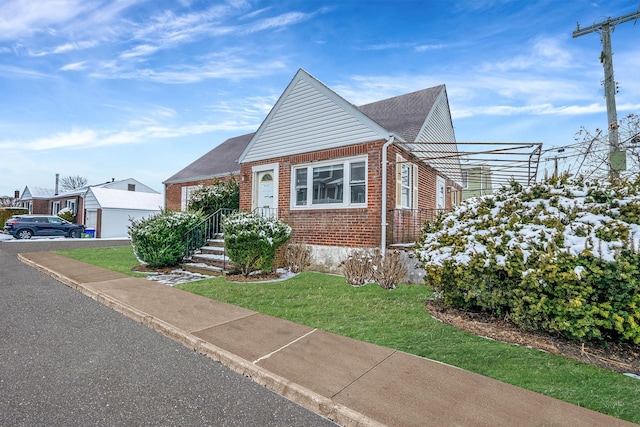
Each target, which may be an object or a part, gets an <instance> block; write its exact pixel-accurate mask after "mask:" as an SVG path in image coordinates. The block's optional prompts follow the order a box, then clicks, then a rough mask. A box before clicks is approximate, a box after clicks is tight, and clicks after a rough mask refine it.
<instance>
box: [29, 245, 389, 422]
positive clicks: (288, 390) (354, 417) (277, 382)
mask: <svg viewBox="0 0 640 427" xmlns="http://www.w3.org/2000/svg"><path fill="white" fill-rule="evenodd" d="M18 259H19V260H20V261H22V262H23V263H25V264H27V265H29V266H30V267H33V268H35V269H37V270H39V271H41V272H43V273H45V274H47V275H48V276H50V277H52V278H53V279H55V280H57V281H58V282H61V283H63V284H65V285H66V286H69V287H70V288H72V289H75V290H77V291H80V292H81V293H82V294H84V295H86V296H88V297H89V298H91V299H93V300H95V301H97V302H99V303H101V304H103V305H105V306H107V307H109V308H111V309H113V310H115V311H117V312H119V313H121V314H123V315H125V316H127V317H129V318H130V319H132V320H135V321H136V322H138V323H141V324H143V325H144V326H146V327H148V328H150V329H152V330H154V331H156V332H159V333H161V334H162V335H164V336H166V337H168V338H170V339H172V340H173V341H176V342H178V343H180V344H182V345H183V346H185V347H187V348H189V349H191V350H194V351H196V352H198V353H201V354H203V355H205V356H207V357H208V358H210V359H212V360H214V361H216V362H219V363H221V364H222V365H224V366H226V367H227V368H229V369H231V370H232V371H234V372H236V373H238V374H240V375H243V376H245V377H247V378H249V379H251V380H252V381H254V382H255V383H257V384H260V385H262V386H264V387H267V388H268V389H270V390H272V391H273V392H275V393H277V394H279V395H281V396H283V397H285V398H287V399H289V400H291V401H293V402H295V403H297V404H298V405H300V406H302V407H304V408H306V409H308V410H309V411H311V412H314V413H316V414H318V415H321V416H323V417H325V418H327V419H329V420H331V421H333V422H335V423H337V424H339V425H342V426H346V427H382V426H384V424H381V423H379V422H377V421H375V420H372V419H371V418H369V417H367V416H365V415H363V414H361V413H359V412H357V411H354V410H352V409H349V408H347V407H346V406H344V405H341V404H339V403H336V402H334V401H333V400H332V399H330V398H328V397H325V396H322V395H320V394H318V393H315V392H314V391H312V390H309V389H308V388H306V387H303V386H301V385H300V384H298V383H295V382H292V381H289V380H287V379H286V378H283V377H281V376H279V375H276V374H274V373H272V372H270V371H268V370H266V369H264V368H262V367H260V366H258V365H255V364H254V363H252V362H249V361H248V360H245V359H243V358H241V357H240V356H237V355H235V354H233V353H230V352H228V351H226V350H224V349H222V348H220V347H218V346H216V345H214V344H211V343H209V342H207V341H205V340H203V339H201V338H198V337H196V336H194V335H192V334H190V333H189V332H187V331H184V330H182V329H180V328H177V327H175V326H173V325H171V324H169V323H167V322H165V321H163V320H161V319H158V318H156V317H154V316H152V315H150V314H148V313H146V312H144V311H142V310H139V309H137V308H135V307H133V306H131V305H129V304H126V303H124V302H122V301H119V300H117V299H116V298H113V297H111V296H109V295H106V294H104V293H102V292H96V291H94V290H92V289H89V288H87V287H85V286H84V285H83V284H82V283H78V282H77V281H75V280H73V279H71V278H69V277H66V276H64V275H61V274H60V273H58V272H56V271H54V270H51V269H50V268H47V267H44V266H42V265H40V264H37V263H35V262H33V261H32V260H30V259H27V258H25V257H23V256H22V254H18ZM111 280H118V279H111ZM140 280H145V279H140Z"/></svg>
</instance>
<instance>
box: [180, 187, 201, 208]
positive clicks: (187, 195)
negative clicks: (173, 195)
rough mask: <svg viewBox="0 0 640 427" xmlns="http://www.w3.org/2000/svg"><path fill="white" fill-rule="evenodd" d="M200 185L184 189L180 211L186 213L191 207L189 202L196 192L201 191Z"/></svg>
mask: <svg viewBox="0 0 640 427" xmlns="http://www.w3.org/2000/svg"><path fill="white" fill-rule="evenodd" d="M200 187H201V186H200V185H189V186H184V187H182V194H181V197H180V209H181V210H182V211H186V210H187V209H188V207H189V200H191V196H192V194H193V192H194V191H196V190H197V189H199V188H200Z"/></svg>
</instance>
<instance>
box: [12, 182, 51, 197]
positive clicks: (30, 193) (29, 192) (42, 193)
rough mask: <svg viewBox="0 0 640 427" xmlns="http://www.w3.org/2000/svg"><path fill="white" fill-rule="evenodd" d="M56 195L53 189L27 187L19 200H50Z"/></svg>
mask: <svg viewBox="0 0 640 427" xmlns="http://www.w3.org/2000/svg"><path fill="white" fill-rule="evenodd" d="M54 195H55V190H54V189H53V188H44V187H33V186H30V185H27V186H26V187H25V188H24V190H23V191H22V196H20V199H19V200H31V199H49V198H51V197H53V196H54Z"/></svg>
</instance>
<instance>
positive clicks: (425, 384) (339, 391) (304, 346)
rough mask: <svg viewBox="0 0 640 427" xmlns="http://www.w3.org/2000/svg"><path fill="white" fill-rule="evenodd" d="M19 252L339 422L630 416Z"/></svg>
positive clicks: (517, 422) (501, 422) (607, 421)
mask: <svg viewBox="0 0 640 427" xmlns="http://www.w3.org/2000/svg"><path fill="white" fill-rule="evenodd" d="M19 258H20V259H21V260H22V261H23V262H25V263H27V264H29V265H31V266H33V267H35V268H38V269H40V270H41V271H43V272H45V273H47V274H49V275H50V276H52V277H54V278H56V279H57V280H59V281H60V282H63V283H65V284H66V285H68V286H71V287H72V288H75V289H77V290H79V291H81V292H83V293H84V294H86V295H88V296H90V297H91V298H93V299H95V300H97V301H99V302H101V303H103V304H106V305H108V306H109V307H112V308H113V309H115V310H117V311H119V312H121V313H123V314H125V315H127V316H129V317H131V318H133V319H135V320H137V321H138V322H140V323H143V324H145V325H147V326H148V327H150V328H153V329H155V330H157V331H159V332H161V333H163V334H165V335H167V336H169V337H171V338H172V339H174V340H176V341H179V342H180V343H182V344H183V345H185V346H187V347H189V348H192V349H193V350H195V351H198V352H201V353H204V354H206V355H207V356H209V357H210V358H212V359H214V360H217V361H219V362H221V363H223V364H224V365H226V366H227V367H229V368H230V369H232V370H234V371H236V372H238V373H240V374H242V375H245V376H248V377H250V378H252V379H253V380H254V381H256V382H258V383H259V384H262V385H264V386H266V387H269V388H270V389H272V390H274V391H275V392H277V393H279V394H281V395H282V396H285V397H287V398H289V399H291V400H293V401H295V402H297V403H298V404H300V405H302V406H304V407H306V408H308V409H310V410H312V411H314V412H316V413H318V414H320V415H323V416H325V417H327V418H330V419H332V420H334V421H335V422H336V423H338V424H341V425H346V426H359V425H362V426H369V425H388V426H452V425H459V426H542V425H544V426H547V425H553V426H577V425H579V426H625V425H626V426H631V425H634V424H631V423H628V422H625V421H622V420H619V419H616V418H613V417H609V416H607V415H604V414H601V413H598V412H594V411H591V410H588V409H584V408H581V407H578V406H575V405H572V404H569V403H566V402H562V401H560V400H557V399H553V398H550V397H546V396H543V395H540V394H537V393H534V392H531V391H528V390H524V389H521V388H518V387H515V386H512V385H508V384H505V383H502V382H500V381H496V380H493V379H490V378H487V377H483V376H481V375H478V374H474V373H472V372H468V371H465V370H462V369H458V368H455V367H453V366H449V365H445V364H442V363H439V362H435V361H432V360H428V359H424V358H421V357H417V356H413V355H409V354H406V353H402V352H399V351H396V350H392V349H388V348H385V347H380V346H376V345H373V344H369V343H365V342H361V341H357V340H353V339H350V338H345V337H342V336H339V335H335V334H331V333H327V332H324V331H321V330H318V329H313V328H310V327H307V326H303V325H299V324H296V323H292V322H289V321H287V320H282V319H278V318H275V317H271V316H267V315H264V314H261V313H257V312H255V311H251V310H247V309H244V308H240V307H236V306H233V305H229V304H225V303H222V302H218V301H215V300H211V299H208V298H205V297H201V296H197V295H193V294H190V293H188V292H184V291H181V290H179V289H175V288H172V287H170V286H166V285H163V284H160V283H157V282H154V281H150V280H145V279H136V278H132V277H129V276H126V275H123V274H120V273H116V272H113V271H110V270H106V269H103V268H100V267H95V266H92V265H88V264H85V263H82V262H79V261H76V260H72V259H69V258H66V257H63V256H60V255H57V254H53V253H51V252H37V253H24V254H20V255H19Z"/></svg>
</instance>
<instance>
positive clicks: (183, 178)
mask: <svg viewBox="0 0 640 427" xmlns="http://www.w3.org/2000/svg"><path fill="white" fill-rule="evenodd" d="M253 135H254V134H253V133H249V134H246V135H241V136H236V137H234V138H229V139H228V140H226V141H225V142H223V143H222V144H220V145H218V146H217V147H216V148H214V149H213V150H211V151H209V152H208V153H207V154H205V155H204V156H202V157H200V158H199V159H197V160H196V161H195V162H193V163H191V164H190V165H188V166H187V167H185V168H184V169H182V170H180V171H179V172H178V173H176V174H175V175H173V176H171V177H170V178H169V179H167V180H166V181H164V182H163V184H164V187H165V192H164V193H165V205H166V208H167V209H168V210H173V211H184V210H186V209H187V206H188V204H189V198H190V196H191V193H192V192H193V191H194V190H195V189H197V188H200V187H201V186H203V185H208V184H211V183H212V182H213V181H214V180H215V179H228V178H230V177H235V178H236V179H237V178H238V177H239V174H240V165H239V164H238V157H240V154H242V152H243V151H244V149H245V148H246V146H247V144H248V143H249V141H250V140H251V138H252V137H253Z"/></svg>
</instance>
